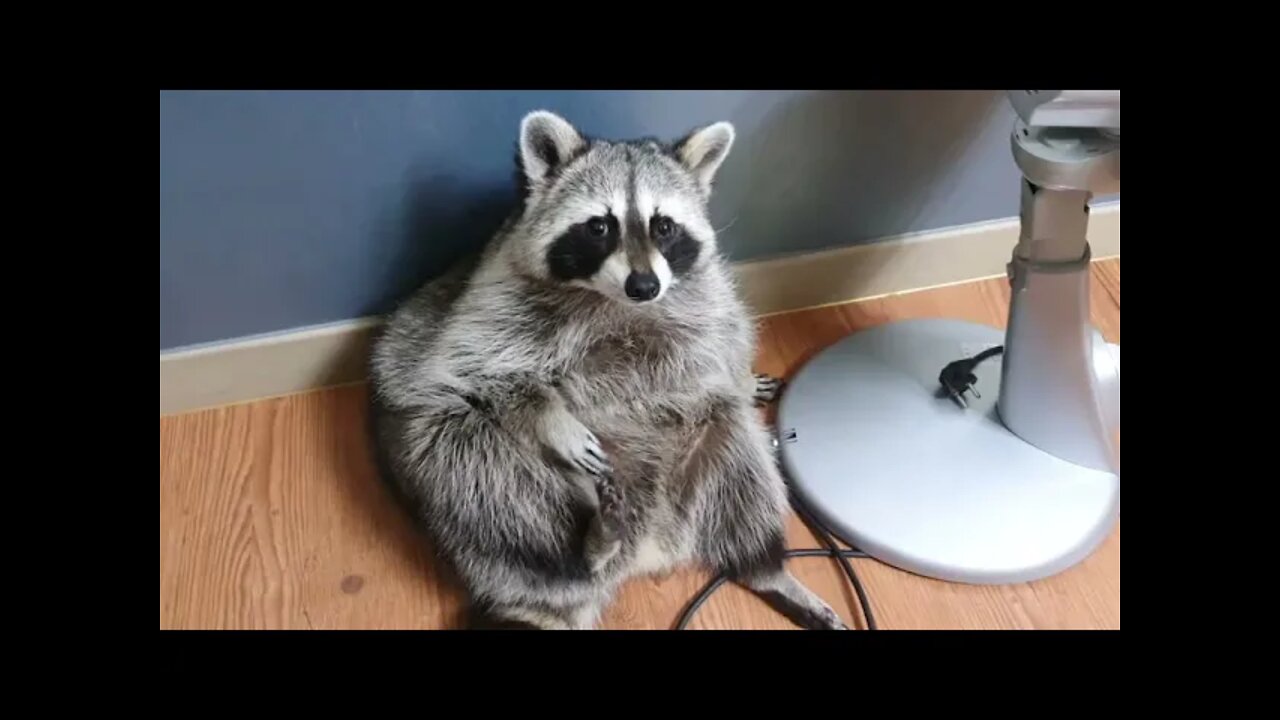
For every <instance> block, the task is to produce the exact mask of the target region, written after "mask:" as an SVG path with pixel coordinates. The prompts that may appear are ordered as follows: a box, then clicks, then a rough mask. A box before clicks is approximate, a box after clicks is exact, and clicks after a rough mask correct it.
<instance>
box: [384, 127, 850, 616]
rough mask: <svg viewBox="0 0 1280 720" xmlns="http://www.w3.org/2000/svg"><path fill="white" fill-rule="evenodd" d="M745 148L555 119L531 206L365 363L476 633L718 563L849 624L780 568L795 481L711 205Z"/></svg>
mask: <svg viewBox="0 0 1280 720" xmlns="http://www.w3.org/2000/svg"><path fill="white" fill-rule="evenodd" d="M733 141H734V128H733V126H732V125H730V124H729V123H726V122H720V123H715V124H712V125H709V126H706V127H703V128H701V129H698V130H696V131H694V132H692V133H690V134H688V135H687V136H686V137H684V138H683V139H681V140H679V141H677V142H674V143H667V142H662V141H659V140H652V139H644V140H632V141H608V140H601V139H593V138H589V137H586V136H584V135H583V134H582V133H580V132H579V131H578V130H577V129H576V128H574V127H573V125H571V124H570V123H569V122H568V121H566V120H565V119H564V118H562V117H560V116H558V115H555V114H553V113H551V112H547V111H537V112H533V113H530V114H529V115H527V116H525V117H524V119H523V120H522V121H521V123H520V128H519V139H518V143H517V148H518V149H517V154H516V161H517V178H518V182H519V186H520V189H521V203H520V204H519V206H518V208H517V209H516V210H515V211H514V212H513V214H512V215H511V216H510V217H509V218H508V220H507V221H506V222H505V223H504V224H503V226H502V228H501V229H500V230H499V231H498V232H497V233H496V235H495V236H494V238H493V239H492V240H491V242H489V243H488V245H487V246H486V247H485V248H484V250H483V252H482V253H480V254H479V255H478V256H476V257H474V258H472V259H470V260H468V261H465V262H462V263H459V264H458V265H457V266H455V267H454V268H453V269H452V270H451V271H450V272H448V273H446V274H445V275H444V276H442V277H440V278H438V279H436V280H433V281H431V282H429V283H428V284H426V285H425V286H424V287H423V288H422V289H421V290H420V291H418V292H417V293H416V294H415V295H413V296H412V297H410V298H409V299H408V300H406V301H405V302H404V303H403V304H402V305H401V306H400V307H399V308H398V309H397V310H396V311H394V312H393V314H392V315H391V317H390V318H389V320H388V322H387V324H386V325H385V327H384V329H383V330H382V332H381V334H380V336H379V337H378V338H377V339H376V341H375V344H374V348H373V353H372V358H371V363H370V365H371V393H370V397H371V403H372V412H371V419H372V423H373V433H374V441H375V446H376V449H377V450H376V451H377V454H378V456H379V460H380V464H381V466H382V468H383V471H384V474H385V475H386V476H387V479H388V480H389V481H390V482H391V483H392V485H393V487H394V488H395V490H396V491H397V494H398V495H399V496H400V497H401V498H402V499H403V500H404V501H405V502H406V503H407V505H408V507H409V508H410V509H411V511H412V512H413V513H414V515H415V517H416V519H417V520H418V521H419V522H420V523H421V526H422V527H423V528H424V529H425V531H426V533H427V534H428V536H429V537H430V538H431V539H432V541H433V543H434V545H435V547H436V550H437V552H438V553H439V554H440V556H441V557H442V558H443V559H444V560H446V561H447V562H448V563H449V564H450V565H451V566H452V568H453V570H454V571H455V572H456V574H457V576H458V577H459V578H460V579H461V581H462V583H463V584H464V585H465V587H466V590H467V591H468V593H469V595H470V599H471V601H472V610H473V614H472V625H471V626H472V627H520V628H534V629H588V628H593V627H596V625H597V624H598V620H599V618H600V614H601V612H602V611H603V609H604V608H605V607H606V606H607V605H608V603H609V601H610V599H611V598H612V597H613V594H614V592H615V591H616V589H617V588H618V586H619V585H620V584H621V583H622V582H623V581H625V580H626V579H628V578H631V577H636V576H639V575H644V574H655V573H665V572H669V571H670V570H672V569H674V568H676V567H678V566H681V565H686V564H693V563H696V564H700V565H702V566H704V567H706V568H709V569H711V570H714V571H721V572H725V573H727V574H728V575H729V576H730V577H731V578H732V579H733V580H734V581H736V582H738V583H740V584H742V585H743V586H745V587H747V588H748V589H750V590H752V591H754V592H755V593H757V594H758V595H759V596H761V597H762V598H764V599H765V600H766V601H767V602H769V603H770V604H772V605H773V606H774V607H775V608H777V609H778V610H779V611H781V612H782V613H783V614H784V615H786V616H787V617H789V618H790V619H791V620H792V621H793V622H795V623H796V624H798V625H800V626H802V627H805V628H810V629H845V626H844V625H843V623H842V622H841V620H840V618H839V616H838V615H837V614H836V613H835V612H834V611H833V610H832V609H831V608H830V607H829V606H828V605H827V604H826V603H824V602H823V601H822V600H821V599H819V598H818V597H817V596H816V595H814V594H813V593H812V592H811V591H809V590H808V589H807V588H805V587H804V586H803V585H801V584H800V583H799V582H798V581H797V580H796V579H795V578H794V577H793V576H791V575H790V574H789V573H788V572H787V571H786V570H785V569H784V567H783V563H784V522H785V517H786V512H787V507H788V506H787V497H786V489H785V485H784V483H783V480H782V478H781V475H780V474H779V470H778V468H777V466H776V464H775V458H774V455H773V449H772V443H771V439H770V437H769V435H768V433H767V432H766V429H765V427H764V424H763V421H762V419H761V418H760V414H759V412H758V410H757V409H756V405H757V404H758V403H759V402H761V401H766V400H769V399H771V397H772V395H773V394H774V393H775V392H776V390H777V382H776V381H775V380H773V379H771V378H767V377H764V376H757V375H755V374H754V373H753V372H752V362H753V360H754V356H755V342H756V338H755V328H754V325H753V323H752V321H751V319H750V316H749V315H748V313H747V311H746V309H745V308H744V306H743V304H742V302H741V301H740V300H739V298H738V295H737V293H736V289H735V287H734V285H733V282H732V279H731V278H732V276H731V274H730V271H729V268H728V265H727V262H726V261H725V260H724V259H723V258H722V256H721V255H720V254H719V252H718V250H717V247H716V233H715V230H714V229H713V228H712V226H711V223H710V220H709V215H708V209H707V205H708V202H709V200H710V197H711V189H712V181H713V179H714V177H715V175H716V172H717V170H718V169H719V168H720V166H721V164H722V163H723V162H724V160H725V158H726V156H727V155H728V153H729V150H730V148H731V147H732V145H733Z"/></svg>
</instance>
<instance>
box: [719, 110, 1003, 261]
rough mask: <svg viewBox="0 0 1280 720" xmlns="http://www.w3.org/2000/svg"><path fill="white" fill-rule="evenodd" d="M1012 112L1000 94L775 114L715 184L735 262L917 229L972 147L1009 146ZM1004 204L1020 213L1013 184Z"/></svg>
mask: <svg viewBox="0 0 1280 720" xmlns="http://www.w3.org/2000/svg"><path fill="white" fill-rule="evenodd" d="M1005 105H1006V100H1005V96H1004V93H1002V92H986V91H981V92H972V91H954V92H936V91H919V92H917V91H880V92H867V91H859V92H829V93H814V94H807V95H803V96H800V97H797V98H795V99H794V100H793V101H791V102H787V103H781V104H779V105H777V106H775V107H774V108H773V110H772V112H770V113H769V114H767V115H766V116H765V117H764V119H763V120H762V121H761V122H760V124H759V125H758V126H757V127H755V128H754V129H753V130H752V131H751V132H750V133H749V134H745V136H740V137H739V140H738V143H739V145H738V146H737V147H735V149H734V151H733V154H734V155H737V157H736V158H732V159H736V160H737V162H732V159H731V161H730V162H727V163H726V164H725V170H726V171H728V172H725V173H724V175H723V177H722V178H721V179H720V180H719V182H718V187H717V194H718V195H717V199H716V201H715V209H716V216H717V217H716V223H717V227H719V228H723V229H725V232H723V234H722V236H723V237H724V240H723V244H724V245H725V246H726V247H727V252H729V254H730V255H731V256H732V257H733V258H734V259H742V258H749V259H753V260H754V259H760V258H762V257H769V256H776V255H779V254H780V253H779V252H778V250H777V248H786V249H785V250H784V251H783V252H782V253H781V254H792V253H803V252H810V251H814V250H820V249H826V248H831V247H840V246H848V245H851V244H861V243H866V242H868V241H871V240H875V239H879V238H883V237H887V236H892V235H899V234H902V233H905V232H910V231H912V230H915V229H917V228H918V227H920V222H919V221H920V220H921V214H922V212H924V211H925V210H926V207H927V206H929V205H930V202H931V201H932V200H934V199H935V196H936V194H937V192H938V190H939V188H940V186H941V185H944V184H945V180H946V178H947V176H948V175H955V174H958V173H959V172H960V171H961V169H962V166H963V165H964V163H965V162H966V159H965V154H966V152H967V151H968V150H969V149H970V147H971V146H972V145H973V144H975V143H976V142H978V141H979V140H980V139H981V140H982V141H983V142H984V143H990V142H991V141H992V139H993V135H995V134H998V135H999V137H1001V138H1003V137H1007V130H1005V129H1004V128H1003V127H1002V125H1003V123H999V122H996V121H998V120H1000V119H1001V118H1002V117H1003V114H1002V113H1005V111H1007V108H1006V107H1005ZM996 141H997V142H999V140H998V139H997V140H996ZM1008 162H1009V164H1010V171H1011V173H1016V170H1012V164H1013V160H1012V157H1010V158H1009V160H1008ZM1005 194H1007V195H1008V196H1009V203H1008V204H1010V205H1012V206H1013V207H1014V208H1016V198H1017V186H1016V184H1015V185H1010V187H1008V188H1006V189H1005ZM1000 200H1003V198H1001V199H1000ZM998 202H999V201H997V204H998ZM726 226H727V227H726Z"/></svg>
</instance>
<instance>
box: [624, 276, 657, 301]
mask: <svg viewBox="0 0 1280 720" xmlns="http://www.w3.org/2000/svg"><path fill="white" fill-rule="evenodd" d="M625 289H626V291H627V297H629V298H631V299H632V300H635V301H636V302H645V301H646V300H652V299H654V298H655V297H657V296H658V290H660V289H661V283H659V282H658V276H657V275H654V274H653V273H650V272H633V273H631V274H630V275H628V276H627V283H626V287H625Z"/></svg>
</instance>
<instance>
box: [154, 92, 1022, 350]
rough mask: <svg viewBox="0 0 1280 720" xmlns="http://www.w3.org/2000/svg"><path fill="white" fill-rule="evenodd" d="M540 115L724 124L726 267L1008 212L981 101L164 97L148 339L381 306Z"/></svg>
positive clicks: (604, 123) (654, 125)
mask: <svg viewBox="0 0 1280 720" xmlns="http://www.w3.org/2000/svg"><path fill="white" fill-rule="evenodd" d="M540 107H542V108H547V109H551V110H555V111H557V112H559V113H561V114H563V115H564V116H565V117H567V118H568V119H569V120H570V121H571V122H574V123H575V124H577V125H578V127H579V128H581V129H582V130H583V131H585V132H587V133H589V134H594V135H601V136H614V137H622V136H636V135H657V136H664V137H677V136H679V135H680V134H682V133H683V132H685V131H687V130H688V129H690V128H692V127H694V126H697V125H700V124H704V123H708V122H712V121H716V120H730V121H732V122H733V123H734V124H735V125H736V126H737V128H738V142H737V144H736V145H735V147H734V150H733V152H732V154H731V155H730V157H729V159H728V160H727V161H726V163H725V165H724V167H723V168H722V170H721V173H720V176H719V182H718V189H717V195H716V199H715V201H714V205H713V214H714V219H715V222H716V225H717V227H726V228H727V229H725V230H724V231H723V232H722V235H721V242H722V244H723V246H724V249H725V251H726V252H727V253H728V254H729V255H730V256H731V257H732V258H734V259H747V258H760V257H766V256H770V255H776V254H781V253H790V252H797V251H803V250H812V249H818V248H825V247H833V246H839V245H848V244H857V243H864V242H867V241H870V240H874V239H876V238H882V237H884V236H888V235H895V234H899V233H903V232H909V231H915V230H925V229H933V228H940V227H946V226H950V225H957V224H962V223H969V222H975V221H980V220H989V219H994V218H1003V217H1010V216H1013V215H1016V214H1017V211H1018V182H1019V175H1018V172H1017V169H1016V168H1015V167H1014V165H1013V161H1012V158H1011V156H1010V151H1009V144H1008V133H1009V130H1010V128H1011V127H1012V123H1013V113H1012V111H1011V110H1010V109H1009V107H1008V106H1007V103H1006V102H1005V99H1004V95H1003V94H1002V93H996V92H817V91H772V92H760V91H723V92H693V91H662V92H638V91H637V92H623V91H617V92H612V91H611V92H597V91H591V92H490V91H475V92H458V91H439V92H437V91H432V92H399V91H397V92H337V91H324V92H277V91H271V92H265V91H264V92H161V93H160V349H161V350H166V349H171V348H176V347H180V346H185V345H191V344H197V343H204V342H210V341H217V340H226V339H231V338H236V337H240V336H244V335H252V334H257V333H264V332H272V331H280V330H288V329H291V328H296V327H299V326H304V325H313V324H318V323H325V322H331V321H337V320H346V319H351V318H356V317H361V316H365V315H370V314H375V313H381V312H384V311H386V310H387V309H389V308H390V307H391V305H392V303H394V301H395V300H396V299H397V298H399V297H400V296H401V295H403V294H404V293H405V292H407V291H409V290H410V289H412V288H413V287H414V286H416V285H417V284H419V283H421V282H422V281H423V280H425V279H426V278H428V277H430V276H431V275H433V274H434V273H436V272H439V271H440V270H442V269H443V268H444V267H446V266H447V264H448V263H449V262H451V261H452V260H453V259H454V258H455V257H457V256H458V255H459V254H460V253H462V252H464V251H466V250H467V249H469V248H472V247H474V246H476V245H477V244H478V243H480V242H482V241H483V240H484V238H486V237H487V236H488V235H489V234H490V233H491V232H492V231H493V230H494V229H495V228H496V227H497V225H498V223H499V222H500V221H501V220H502V218H503V217H504V216H505V214H506V212H507V210H508V209H509V206H510V203H511V202H513V201H514V199H515V195H514V186H513V183H512V177H513V172H514V165H513V163H514V159H513V158H514V151H515V141H516V130H517V127H518V124H519V120H520V118H521V116H522V115H524V113H526V112H528V111H529V110H532V109H535V108H540Z"/></svg>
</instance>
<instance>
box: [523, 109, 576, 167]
mask: <svg viewBox="0 0 1280 720" xmlns="http://www.w3.org/2000/svg"><path fill="white" fill-rule="evenodd" d="M585 145H586V141H585V140H583V139H582V136H581V135H580V134H578V131H577V130H575V129H574V128H573V126H572V125H570V124H569V122H568V121H567V120H565V119H564V118H562V117H560V116H559V115H556V114H555V113H551V112H547V111H546V110H535V111H534V112H531V113H529V114H528V115H525V116H524V120H521V121H520V169H521V170H523V171H524V175H525V177H526V178H527V179H528V181H529V184H530V185H534V186H536V185H538V184H539V183H541V182H542V180H543V179H544V178H546V177H547V175H548V174H550V173H551V171H553V170H555V169H556V168H557V167H559V166H560V165H562V164H564V163H565V162H567V161H568V160H569V159H570V158H572V157H573V156H574V155H576V154H577V153H578V152H579V151H581V150H582V148H583V147H584V146H585Z"/></svg>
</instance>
